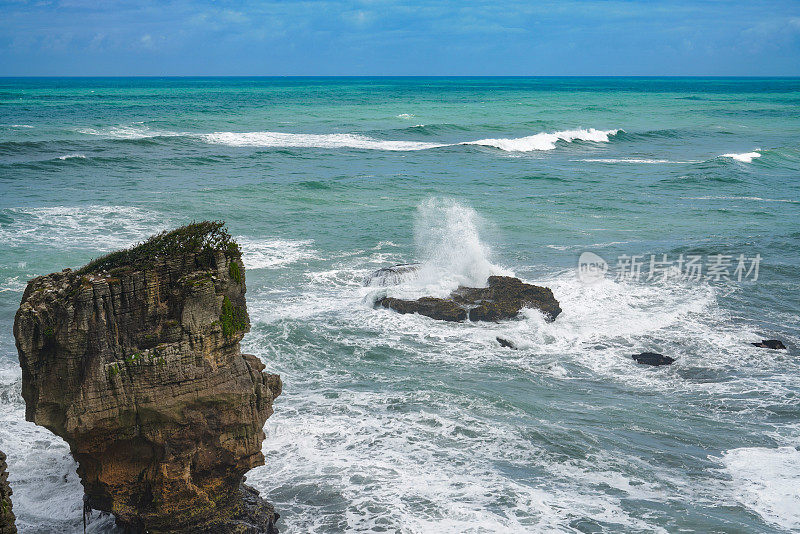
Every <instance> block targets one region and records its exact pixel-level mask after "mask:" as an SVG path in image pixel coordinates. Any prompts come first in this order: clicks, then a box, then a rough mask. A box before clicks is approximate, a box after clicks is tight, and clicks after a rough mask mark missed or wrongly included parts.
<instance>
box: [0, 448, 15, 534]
mask: <svg viewBox="0 0 800 534" xmlns="http://www.w3.org/2000/svg"><path fill="white" fill-rule="evenodd" d="M15 521H16V519H15V517H14V511H13V510H12V508H11V487H10V486H9V485H8V466H7V465H6V455H5V454H3V451H0V534H17V527H16V525H15Z"/></svg>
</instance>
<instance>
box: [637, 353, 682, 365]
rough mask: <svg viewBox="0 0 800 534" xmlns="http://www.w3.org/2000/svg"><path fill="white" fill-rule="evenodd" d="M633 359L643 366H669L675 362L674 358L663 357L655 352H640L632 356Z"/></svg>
mask: <svg viewBox="0 0 800 534" xmlns="http://www.w3.org/2000/svg"><path fill="white" fill-rule="evenodd" d="M633 359H634V360H636V362H637V363H641V364H645V365H670V364H672V363H673V362H674V361H675V358H670V357H669V356H664V355H663V354H659V353H657V352H642V353H641V354H634V355H633Z"/></svg>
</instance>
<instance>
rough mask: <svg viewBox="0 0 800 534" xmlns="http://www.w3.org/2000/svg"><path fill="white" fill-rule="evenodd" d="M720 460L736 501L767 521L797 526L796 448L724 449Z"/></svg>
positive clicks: (799, 464) (799, 454)
mask: <svg viewBox="0 0 800 534" xmlns="http://www.w3.org/2000/svg"><path fill="white" fill-rule="evenodd" d="M722 463H723V464H724V465H725V469H726V471H727V472H728V473H729V474H730V476H731V478H732V479H733V491H734V493H735V496H736V499H737V500H738V501H739V502H741V503H742V504H743V505H745V506H746V507H748V508H750V509H751V510H753V511H754V512H756V513H757V514H758V515H760V516H761V517H762V518H764V520H765V521H767V522H768V523H771V524H773V525H776V526H778V527H780V528H783V529H786V530H798V529H800V450H797V449H796V448H795V447H779V448H775V449H770V448H765V447H744V448H740V449H732V450H729V451H726V452H725V453H724V454H723V456H722Z"/></svg>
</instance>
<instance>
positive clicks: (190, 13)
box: [0, 0, 800, 76]
mask: <svg viewBox="0 0 800 534" xmlns="http://www.w3.org/2000/svg"><path fill="white" fill-rule="evenodd" d="M103 75H106V76H133V75H137V76H140V75H141V76H166V75H173V76H193V75H197V76H201V75H203V76H230V75H235V76H295V75H296V76H339V75H340V76H392V75H396V76H402V75H409V76H429V75H486V76H501V75H513V76H561V75H567V76H581V75H609V76H625V75H638V76H652V75H656V76H658V75H664V76H670V75H689V76H703V75H709V76H798V75H800V0H763V1H762V0H749V1H747V0H745V1H739V0H737V1H722V0H707V1H704V0H663V1H650V0H640V1H634V0H560V1H559V0H555V1H551V0H544V1H535V0H530V1H518V0H494V1H488V0H487V1H484V0H477V1H470V0H341V1H332V0H304V1H288V0H277V1H276V0H272V1H260V2H253V1H245V0H230V1H227V0H220V1H214V0H198V1H189V0H155V1H150V0H142V1H133V0H129V1H122V0H52V1H47V0H30V1H29V0H0V76H103Z"/></svg>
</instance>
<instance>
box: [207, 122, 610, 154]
mask: <svg viewBox="0 0 800 534" xmlns="http://www.w3.org/2000/svg"><path fill="white" fill-rule="evenodd" d="M619 131H621V130H595V129H594V128H590V129H588V130H565V131H560V132H553V133H538V134H535V135H531V136H528V137H519V138H510V139H479V140H477V141H464V142H461V143H429V142H423V141H392V140H383V139H374V138H371V137H367V136H365V135H360V134H344V133H340V134H296V133H285V132H242V133H236V132H215V133H211V134H205V135H201V136H200V137H201V138H202V139H203V140H204V141H206V142H207V143H212V144H221V145H227V146H253V147H286V148H358V149H363V150H388V151H416V150H429V149H432V148H442V147H448V146H457V145H482V146H489V147H494V148H498V149H500V150H504V151H507V152H530V151H539V150H553V149H555V148H556V143H557V142H558V141H564V142H572V141H575V140H582V141H594V142H598V143H605V142H608V141H609V137H610V136H613V135H615V134H616V133H617V132H619Z"/></svg>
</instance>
